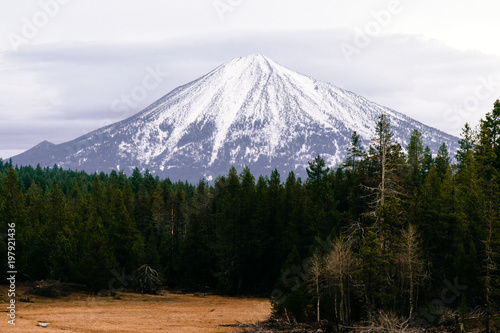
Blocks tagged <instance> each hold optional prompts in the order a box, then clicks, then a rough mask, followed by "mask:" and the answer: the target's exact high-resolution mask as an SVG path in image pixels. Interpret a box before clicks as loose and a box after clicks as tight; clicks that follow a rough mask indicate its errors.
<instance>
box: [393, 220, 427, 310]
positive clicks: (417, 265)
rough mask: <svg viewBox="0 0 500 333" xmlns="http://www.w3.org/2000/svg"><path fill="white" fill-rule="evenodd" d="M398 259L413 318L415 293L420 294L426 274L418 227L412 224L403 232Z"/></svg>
mask: <svg viewBox="0 0 500 333" xmlns="http://www.w3.org/2000/svg"><path fill="white" fill-rule="evenodd" d="M396 260H397V263H398V267H399V275H400V277H401V281H402V284H403V288H404V290H405V292H407V293H408V302H409V307H410V310H409V316H408V318H411V316H412V315H413V311H414V309H415V304H416V303H417V302H416V300H415V295H418V287H419V285H420V282H421V281H422V279H423V278H424V276H425V274H424V267H425V263H424V261H423V260H422V253H421V250H420V244H419V239H418V233H417V229H416V228H415V227H414V226H413V225H411V224H410V225H409V226H408V229H405V230H403V231H402V232H401V245H400V249H399V253H398V254H397V255H396Z"/></svg>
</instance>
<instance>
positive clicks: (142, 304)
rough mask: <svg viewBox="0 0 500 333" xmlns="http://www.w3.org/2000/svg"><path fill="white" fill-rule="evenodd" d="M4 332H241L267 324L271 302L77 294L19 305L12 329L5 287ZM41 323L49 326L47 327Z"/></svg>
mask: <svg viewBox="0 0 500 333" xmlns="http://www.w3.org/2000/svg"><path fill="white" fill-rule="evenodd" d="M0 292H1V294H0V300H1V304H2V305H1V310H0V311H1V312H0V313H1V314H2V317H3V318H1V320H0V332H30V333H31V332H45V333H51V332H89V333H90V332H134V333H135V332H235V331H237V330H238V329H237V328H235V327H225V326H220V325H228V324H235V323H251V322H258V321H262V320H266V319H268V318H269V315H270V303H269V300H267V299H257V298H232V297H220V296H212V295H207V296H200V295H193V294H166V295H165V296H152V295H140V294H132V293H120V294H118V295H117V296H116V297H98V296H95V295H89V294H85V293H75V294H71V295H69V296H66V297H61V298H58V299H51V298H44V297H38V296H35V297H31V299H32V300H34V302H33V303H26V302H19V299H18V301H17V303H16V325H15V326H12V325H9V324H8V322H7V321H8V317H7V313H6V312H5V311H6V307H7V302H8V298H7V288H6V286H0ZM39 321H43V322H49V323H50V324H49V325H48V326H47V327H46V328H43V327H40V326H37V324H38V322H39Z"/></svg>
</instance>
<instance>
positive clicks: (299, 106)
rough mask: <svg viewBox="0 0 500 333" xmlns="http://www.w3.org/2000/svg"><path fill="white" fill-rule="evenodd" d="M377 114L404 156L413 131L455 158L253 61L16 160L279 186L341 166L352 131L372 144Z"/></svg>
mask: <svg viewBox="0 0 500 333" xmlns="http://www.w3.org/2000/svg"><path fill="white" fill-rule="evenodd" d="M381 113H385V114H387V115H388V117H389V119H390V121H391V124H392V125H393V129H394V132H395V137H396V140H397V141H398V142H400V143H401V144H402V146H403V147H406V145H407V142H408V140H409V137H410V133H411V132H412V130H413V129H415V128H416V129H418V130H419V131H420V132H422V134H423V140H424V144H425V145H429V147H430V148H431V150H432V151H433V152H434V153H436V152H437V149H438V147H439V145H441V144H442V143H443V142H445V143H446V145H447V146H448V148H449V149H450V151H455V150H456V147H457V140H458V139H457V138H455V137H453V136H451V135H448V134H446V133H443V132H441V131H439V130H437V129H434V128H431V127H428V126H425V125H423V124H422V123H420V122H417V121H415V120H413V119H411V118H409V117H407V116H405V115H403V114H401V113H398V112H396V111H394V110H391V109H389V108H386V107H384V106H381V105H378V104H376V103H374V102H371V101H369V100H367V99H366V98H363V97H361V96H359V95H356V94H355V93H352V92H350V91H347V90H344V89H341V88H338V87H336V86H334V85H332V84H330V83H326V82H321V81H318V80H315V79H313V78H311V77H308V76H304V75H301V74H299V73H297V72H294V71H292V70H290V69H288V68H285V67H283V66H281V65H279V64H277V63H275V62H273V61H272V60H270V59H268V58H266V57H264V56H262V55H258V54H257V55H250V56H246V57H242V58H237V59H234V60H232V61H229V62H228V63H225V64H223V65H221V66H219V67H217V68H216V69H214V70H213V71H211V72H210V73H208V74H206V75H204V76H202V77H201V78H199V79H197V80H195V81H193V82H190V83H188V84H186V85H183V86H180V87H178V88H176V89H174V90H173V91H171V92H170V93H168V94H167V95H165V96H164V97H162V98H161V99H159V100H158V101H156V102H155V103H153V104H152V105H150V106H149V107H147V108H146V109H144V110H143V111H141V112H139V113H138V114H136V115H134V116H132V117H130V118H128V119H126V120H123V121H121V122H118V123H115V124H112V125H109V126H107V127H103V128H100V129H98V130H95V131H93V132H91V133H89V134H86V135H84V136H81V137H79V138H77V139H75V140H73V141H70V142H66V143H62V144H58V145H54V144H51V143H49V142H42V143H41V144H39V145H37V146H35V147H34V148H32V149H30V150H28V151H26V152H24V153H22V154H20V155H17V156H15V157H13V158H12V159H13V162H14V163H15V164H18V165H28V164H31V165H36V164H38V163H40V165H42V166H53V165H54V164H57V165H59V166H60V167H63V168H71V169H73V170H85V171H87V172H94V171H105V172H109V171H111V170H112V169H115V170H124V171H125V172H126V173H127V174H130V173H131V171H132V170H133V169H134V168H135V167H138V168H139V169H140V170H143V171H144V170H146V169H149V171H150V172H151V173H152V174H155V175H159V176H160V177H169V178H170V179H171V180H174V181H176V180H178V179H180V180H189V181H191V182H194V183H196V182H198V181H199V180H200V179H201V178H205V179H207V180H209V181H210V180H213V179H214V178H215V177H217V176H218V175H223V174H227V172H228V170H229V168H230V166H233V165H234V166H236V168H237V169H238V170H239V171H241V170H242V168H243V167H244V166H249V167H250V170H251V171H252V173H253V174H255V175H257V176H258V175H260V174H263V175H267V174H270V172H271V170H273V169H274V168H276V169H278V171H279V172H280V173H281V175H282V177H286V175H287V174H288V172H289V171H294V172H295V173H296V174H297V175H298V176H302V177H305V176H306V172H305V169H306V167H307V162H308V161H312V159H314V157H315V156H317V155H318V154H320V155H321V156H322V157H323V158H324V159H325V160H326V162H327V164H328V165H330V166H335V165H338V164H339V163H341V162H342V161H343V159H344V157H345V153H346V148H347V147H348V146H349V145H350V137H351V134H352V132H353V131H357V132H358V134H360V136H361V138H362V139H363V140H364V142H365V143H366V144H368V143H369V140H370V138H371V137H372V136H373V133H374V125H375V123H376V121H377V118H378V116H379V115H380V114H381Z"/></svg>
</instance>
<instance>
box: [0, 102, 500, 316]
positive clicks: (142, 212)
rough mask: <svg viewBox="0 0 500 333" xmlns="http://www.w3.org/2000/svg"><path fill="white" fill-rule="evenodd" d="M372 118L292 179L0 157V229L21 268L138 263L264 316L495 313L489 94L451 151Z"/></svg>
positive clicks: (61, 272) (101, 272)
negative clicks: (265, 309)
mask: <svg viewBox="0 0 500 333" xmlns="http://www.w3.org/2000/svg"><path fill="white" fill-rule="evenodd" d="M374 128H375V136H374V137H373V139H372V142H371V143H370V146H369V149H366V150H365V149H364V148H363V145H362V144H361V142H360V139H359V136H358V135H357V134H356V132H354V133H353V135H352V139H351V146H350V147H349V148H348V149H347V157H346V160H345V162H344V163H343V165H342V166H340V167H338V168H336V169H329V168H328V167H327V166H326V164H325V161H324V160H323V159H322V158H321V156H317V157H316V158H315V159H314V160H313V161H311V162H310V163H309V167H308V170H307V179H303V180H302V179H300V178H297V177H296V176H295V174H294V173H293V172H290V173H289V174H288V175H286V178H282V175H280V174H279V173H278V171H276V170H274V171H273V172H271V174H270V175H264V176H258V177H256V176H255V175H253V174H252V173H251V170H250V169H248V168H245V169H243V170H242V171H241V172H238V171H237V170H236V169H235V168H234V167H232V168H231V169H230V170H229V172H228V174H227V175H222V176H219V177H218V178H217V179H216V180H215V181H214V183H213V184H208V183H207V182H205V181H200V182H199V183H198V184H195V185H193V184H189V183H187V182H176V183H173V182H171V181H170V180H169V179H165V180H160V179H159V178H158V177H154V176H153V175H151V174H150V173H149V172H147V171H146V172H145V173H144V174H143V173H141V172H140V171H139V170H138V169H135V170H134V172H133V174H132V175H131V176H127V175H125V174H124V173H123V172H116V171H112V172H111V173H110V174H105V173H99V174H97V173H94V174H87V173H85V172H77V171H71V170H63V169H61V168H59V167H57V166H56V165H55V166H54V167H52V168H42V167H40V166H37V167H31V166H21V167H19V166H13V165H12V164H11V163H10V162H8V161H2V160H0V221H1V222H2V223H1V226H0V234H2V235H3V236H5V235H6V234H7V229H8V223H15V226H16V258H17V270H18V272H19V273H20V274H22V276H23V277H24V278H26V279H36V280H41V279H55V280H60V281H62V282H73V283H79V284H83V285H86V286H87V287H88V288H90V289H91V290H95V291H98V290H101V289H106V288H109V285H110V280H111V279H113V277H114V274H116V272H120V274H122V272H124V274H132V273H133V272H135V271H136V270H137V269H138V268H139V267H145V266H143V265H144V264H147V266H149V267H150V268H152V269H154V270H155V271H157V272H159V275H160V277H161V278H162V281H163V283H164V284H165V285H166V286H168V288H182V289H185V290H207V289H208V290H216V291H217V292H219V293H221V294H227V295H266V296H269V295H271V301H272V304H273V314H274V315H275V316H277V317H280V316H288V317H290V316H293V317H295V318H296V319H297V320H307V319H313V320H321V319H329V320H331V321H334V322H338V323H342V324H344V325H349V324H350V323H351V322H352V321H353V320H361V319H363V318H367V317H368V316H369V315H370V314H371V313H373V312H374V311H376V310H379V309H383V310H387V311H392V312H394V313H397V314H398V315H400V316H403V317H408V318H412V319H413V320H414V321H415V322H422V323H428V324H432V323H434V322H435V321H437V320H438V318H439V316H440V312H439V311H440V310H439V309H436V306H435V304H437V303H439V304H440V305H442V306H444V307H449V308H453V309H458V308H462V309H463V308H465V309H472V308H475V307H476V306H480V307H481V308H482V309H483V310H484V311H485V313H487V314H490V313H492V312H493V311H496V310H497V309H498V304H499V290H500V289H499V287H500V285H499V280H498V271H497V267H498V264H499V261H500V258H499V252H500V248H499V246H500V216H499V213H500V206H499V205H500V200H499V199H500V191H499V184H500V181H499V172H500V102H499V101H496V102H495V104H494V108H493V110H492V111H491V112H490V113H488V114H487V115H486V117H485V119H484V120H482V121H481V122H480V125H479V126H478V128H477V129H472V128H470V127H469V126H468V125H465V127H464V129H463V132H462V135H461V139H460V141H459V144H460V148H459V150H458V151H457V152H456V155H455V156H450V153H449V152H448V149H447V147H446V146H445V145H444V144H443V145H442V146H441V147H440V149H439V151H437V152H432V151H430V149H429V148H428V147H424V146H423V143H422V136H421V134H420V133H419V132H418V131H417V130H415V131H413V133H412V134H411V137H410V138H409V144H408V146H407V147H401V145H399V144H398V143H397V142H395V141H394V138H393V133H392V129H391V124H390V123H389V120H388V118H387V117H385V116H384V115H381V116H380V118H379V119H378V122H377V123H376V124H374ZM283 176H285V175H283ZM0 249H1V250H0V252H2V253H7V244H6V239H5V237H1V238H0ZM0 268H1V272H2V274H5V273H6V272H7V271H8V269H7V260H6V259H5V257H4V259H2V261H1V262H0ZM3 281H5V279H4V280H3ZM443 295H444V296H443ZM433 304H434V306H433Z"/></svg>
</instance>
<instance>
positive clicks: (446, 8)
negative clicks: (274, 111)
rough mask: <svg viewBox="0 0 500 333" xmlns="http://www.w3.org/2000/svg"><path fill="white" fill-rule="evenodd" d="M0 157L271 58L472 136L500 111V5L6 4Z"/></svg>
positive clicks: (280, 1)
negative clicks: (235, 65)
mask: <svg viewBox="0 0 500 333" xmlns="http://www.w3.org/2000/svg"><path fill="white" fill-rule="evenodd" d="M0 1H1V2H0V157H2V158H4V159H5V158H8V157H10V156H13V155H16V154H18V153H20V152H22V151H24V150H26V149H29V148H31V147H33V146H34V145H36V144H38V143H40V142H41V141H43V140H48V141H50V142H53V143H62V142H65V141H68V140H71V139H74V138H76V137H78V136H81V135H83V134H85V133H87V132H89V131H91V130H94V129H96V128H99V127H102V126H104V125H107V124H109V123H112V122H116V121H119V120H122V119H125V118H127V117H130V116H132V115H133V114H135V113H137V112H139V111H140V110H142V109H143V108H144V107H146V106H147V105H149V104H150V103H152V102H154V101H155V100H156V99H158V98H160V97H161V96H163V95H165V94H166V93H168V92H169V91H170V90H172V89H173V88H175V87H177V86H179V85H182V84H185V83H187V82H189V81H191V80H193V79H196V78H198V77H199V76H202V75H204V74H206V73H207V72H209V71H210V70H212V69H213V68H215V67H216V66H218V65H220V64H222V63H224V62H226V61H229V60H231V59H232V58H235V57H239V56H245V55H248V54H252V53H261V54H264V55H266V56H268V57H269V58H271V59H273V60H274V61H276V62H278V63H280V64H282V65H284V66H286V67H289V68H291V69H294V70H296V71H298V72H300V73H302V74H306V75H309V76H312V77H315V78H317V79H320V80H323V81H327V82H330V83H332V84H334V85H337V86H339V87H342V88H345V89H348V90H351V91H353V92H356V93H358V94H360V95H362V96H364V97H367V98H368V99H371V100H373V101H375V102H377V103H379V104H382V105H385V106H388V107H391V108H393V109H395V110H397V111H399V112H402V113H405V114H406V115H408V116H410V117H412V118H415V119H417V120H419V121H421V122H423V123H425V124H427V125H430V126H433V127H436V128H439V129H441V130H443V131H445V132H448V133H450V134H454V135H459V134H460V132H461V128H462V127H463V125H464V124H465V122H469V123H470V124H472V125H476V124H477V122H478V120H479V119H480V118H481V117H484V115H485V114H486V112H489V111H491V109H492V106H493V103H494V101H495V100H496V99H498V98H500V42H499V31H500V19H498V13H499V12H500V2H499V1H498V0H481V1H476V2H472V1H465V0H454V1H451V0H441V1H435V0H434V1H430V0H418V1H417V0H384V1H378V0H355V1H350V2H347V1H340V0H308V1H305V0H302V1H300V0H182V1H181V0H176V1H174V0H143V1H138V0H106V1H97V0H39V1H30V0H23V1H15V0H0Z"/></svg>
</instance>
